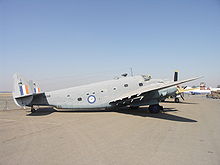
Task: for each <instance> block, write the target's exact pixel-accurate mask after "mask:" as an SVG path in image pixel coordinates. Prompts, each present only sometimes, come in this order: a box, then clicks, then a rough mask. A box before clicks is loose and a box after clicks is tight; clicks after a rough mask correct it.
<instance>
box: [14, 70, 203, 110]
mask: <svg viewBox="0 0 220 165" xmlns="http://www.w3.org/2000/svg"><path fill="white" fill-rule="evenodd" d="M198 78H200V77H196V78H191V79H186V80H183V81H175V82H173V81H167V80H161V79H152V78H151V76H148V75H136V76H127V74H123V75H122V76H121V77H118V78H116V79H113V80H108V81H102V82H97V83H92V84H88V85H81V86H76V87H71V88H66V89H60V90H55V91H50V92H42V91H41V90H40V88H39V86H38V84H37V83H35V82H33V81H32V80H26V79H25V78H24V77H23V76H21V75H20V74H17V73H16V74H14V75H13V79H14V83H13V86H14V87H13V99H14V102H15V103H16V104H17V105H18V106H21V107H30V108H31V112H32V113H34V112H35V111H36V109H35V108H34V107H35V106H38V107H39V106H51V107H54V108H57V109H72V110H74V109H77V110H79V109H97V108H105V109H106V110H108V109H114V108H123V107H128V108H131V109H133V108H138V107H139V106H143V105H149V108H148V109H149V111H150V112H151V113H159V112H160V111H163V107H162V106H160V105H159V102H160V101H161V100H163V99H165V98H167V97H169V96H172V95H174V93H176V92H177V85H179V84H182V83H186V82H189V81H193V80H196V79H198Z"/></svg>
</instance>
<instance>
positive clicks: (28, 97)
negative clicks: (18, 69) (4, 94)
mask: <svg viewBox="0 0 220 165" xmlns="http://www.w3.org/2000/svg"><path fill="white" fill-rule="evenodd" d="M13 81H14V82H13V93H12V94H13V98H14V101H15V103H16V104H17V105H19V106H28V105H29V104H30V103H31V101H32V99H33V91H34V88H33V85H32V84H33V83H31V82H32V81H27V80H26V79H25V78H24V77H22V76H21V75H20V74H17V73H16V74H14V75H13Z"/></svg>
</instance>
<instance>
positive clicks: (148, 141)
mask: <svg viewBox="0 0 220 165" xmlns="http://www.w3.org/2000/svg"><path fill="white" fill-rule="evenodd" d="M162 105H163V106H164V107H166V109H165V111H166V112H165V113H161V114H150V113H149V112H148V111H147V108H140V109H138V110H124V111H122V112H105V111H93V112H86V111H84V112H56V111H54V110H51V109H42V110H39V111H38V112H36V113H34V114H31V113H30V111H29V110H4V111H3V110H2V111H0V164H1V165H13V164H19V165H20V164H22V165H30V164H31V165H35V164H53V165H54V164H71V165H72V164H74V165H84V164H96V165H103V164H106V165H113V164H114V165H115V164H116V165H117V164H120V165H121V164H126V165H127V164H128V165H136V164H143V165H146V164H154V165H157V164H163V165H171V164H184V165H185V164H187V165H191V164H192V165H197V164H198V165H203V164H206V165H219V164H220V100H212V99H206V98H204V97H198V96H196V97H187V98H186V100H185V101H184V103H179V104H177V103H170V102H166V103H163V104H162Z"/></svg>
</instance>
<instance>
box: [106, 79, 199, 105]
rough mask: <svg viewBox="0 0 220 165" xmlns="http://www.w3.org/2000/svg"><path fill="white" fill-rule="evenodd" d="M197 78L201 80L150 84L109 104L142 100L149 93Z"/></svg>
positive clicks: (187, 80)
mask: <svg viewBox="0 0 220 165" xmlns="http://www.w3.org/2000/svg"><path fill="white" fill-rule="evenodd" d="M199 78H201V77H196V78H191V79H186V80H182V81H175V82H169V83H158V84H151V85H148V86H145V87H142V88H139V89H137V90H135V91H131V92H129V93H126V94H124V95H122V96H120V97H119V98H116V99H114V100H112V101H111V102H110V104H111V105H119V104H126V103H129V102H132V101H134V100H137V99H139V100H142V99H143V97H144V96H145V95H146V94H147V93H149V92H153V91H156V90H161V89H165V88H169V87H172V86H176V85H179V84H183V83H186V82H189V81H194V80H196V79H199Z"/></svg>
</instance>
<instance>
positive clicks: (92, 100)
mask: <svg viewBox="0 0 220 165" xmlns="http://www.w3.org/2000/svg"><path fill="white" fill-rule="evenodd" d="M87 100H88V102H89V103H90V104H93V103H94V102H95V101H96V98H95V96H93V95H90V96H89V97H88V99H87Z"/></svg>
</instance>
